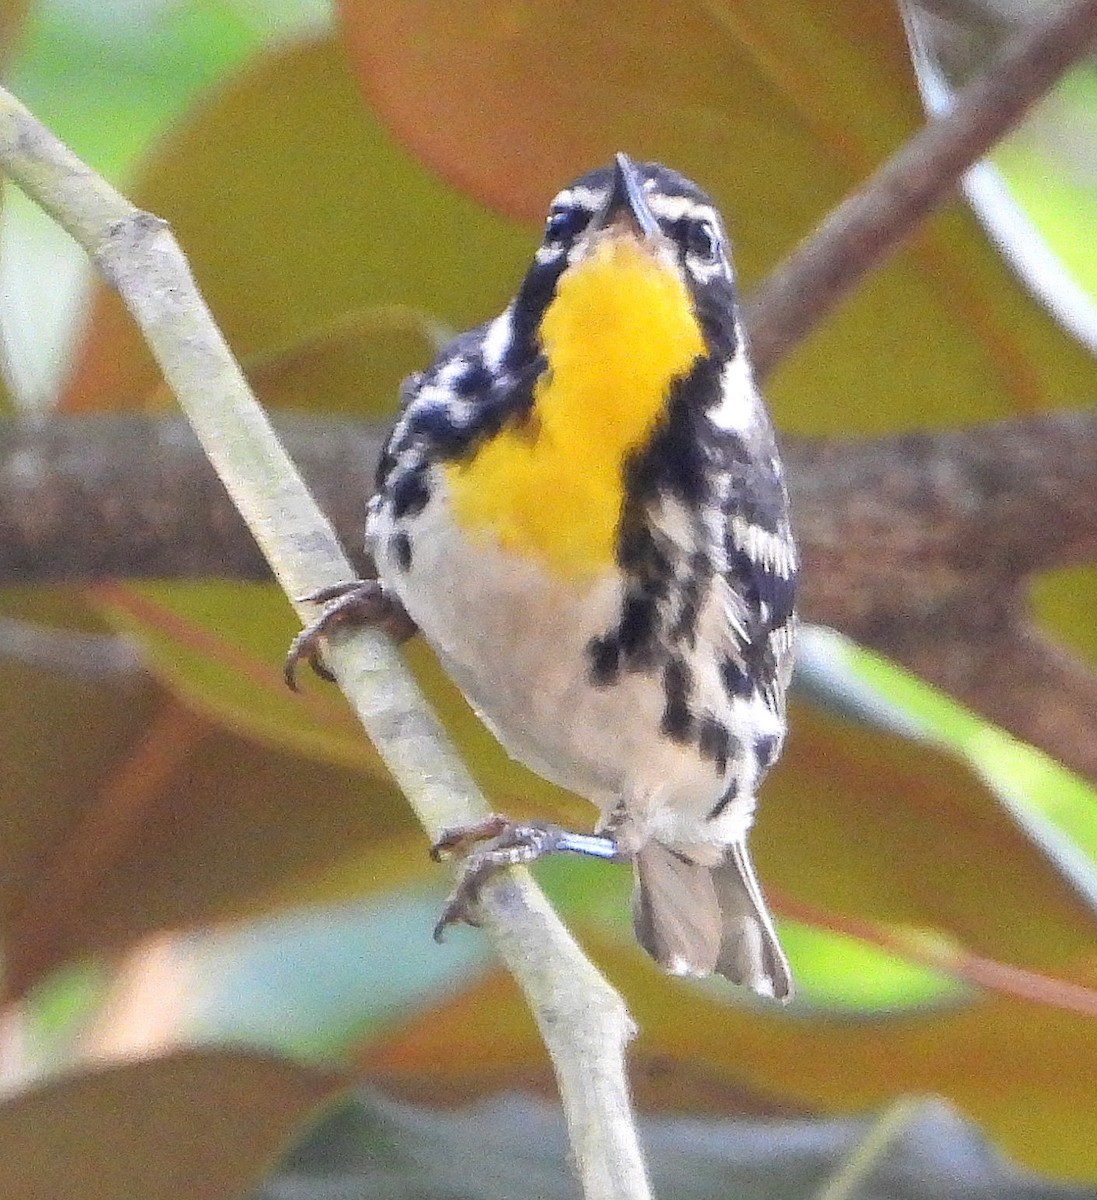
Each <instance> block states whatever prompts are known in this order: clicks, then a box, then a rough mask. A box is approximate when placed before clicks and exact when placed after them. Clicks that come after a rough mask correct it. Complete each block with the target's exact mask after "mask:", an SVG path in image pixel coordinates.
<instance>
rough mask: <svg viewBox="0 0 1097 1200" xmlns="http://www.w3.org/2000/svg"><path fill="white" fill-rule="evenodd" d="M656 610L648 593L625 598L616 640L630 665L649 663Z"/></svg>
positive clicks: (653, 637) (652, 646)
mask: <svg viewBox="0 0 1097 1200" xmlns="http://www.w3.org/2000/svg"><path fill="white" fill-rule="evenodd" d="M656 633H657V610H656V604H655V597H654V596H653V595H651V594H649V593H645V592H639V593H634V594H632V595H630V596H627V597H626V598H625V604H624V611H623V612H622V613H621V624H620V626H619V627H618V630H617V640H618V643H619V644H620V647H621V653H622V654H623V655H624V656H625V659H626V661H627V662H629V664H630V665H633V666H635V665H640V664H642V663H648V662H650V661H651V659H652V657H653V654H654V650H655V642H656Z"/></svg>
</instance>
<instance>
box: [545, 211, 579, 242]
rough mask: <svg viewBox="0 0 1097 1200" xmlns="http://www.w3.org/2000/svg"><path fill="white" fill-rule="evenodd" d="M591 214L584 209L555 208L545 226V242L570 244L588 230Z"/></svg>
mask: <svg viewBox="0 0 1097 1200" xmlns="http://www.w3.org/2000/svg"><path fill="white" fill-rule="evenodd" d="M589 221H590V213H588V212H587V211H586V210H585V209H582V208H554V209H553V210H552V211H551V212H550V213H549V215H548V224H547V225H546V226H545V241H546V242H549V243H560V242H570V241H571V239H572V238H574V237H576V236H578V235H579V234H580V233H582V232H583V230H584V229H585V228H586V226H587V223H588V222H589Z"/></svg>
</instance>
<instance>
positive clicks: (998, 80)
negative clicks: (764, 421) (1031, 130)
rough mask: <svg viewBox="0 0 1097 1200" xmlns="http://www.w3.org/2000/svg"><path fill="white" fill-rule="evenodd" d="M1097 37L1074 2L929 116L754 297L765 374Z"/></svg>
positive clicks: (1080, 0)
mask: <svg viewBox="0 0 1097 1200" xmlns="http://www.w3.org/2000/svg"><path fill="white" fill-rule="evenodd" d="M1095 38H1097V2H1095V0H1075V2H1074V3H1072V4H1065V5H1063V6H1062V7H1061V8H1059V9H1056V10H1055V11H1053V12H1052V13H1050V14H1049V15H1048V16H1047V17H1045V18H1044V19H1043V20H1041V21H1038V22H1036V23H1034V24H1033V25H1032V26H1031V27H1030V28H1028V29H1025V30H1023V31H1022V32H1020V33H1018V34H1017V35H1015V36H1014V37H1013V38H1011V39H1010V41H1009V42H1008V43H1007V44H1006V46H1005V47H1004V48H1003V49H1002V51H1001V53H1000V54H999V55H998V57H997V59H996V60H995V61H994V62H993V63H992V64H991V66H990V67H989V68H988V69H987V70H986V72H985V73H984V74H983V75H981V76H980V77H979V78H978V79H976V80H975V81H973V82H972V83H970V84H968V86H967V87H965V88H964V89H963V90H962V91H961V92H959V93H958V95H957V96H956V100H955V102H954V104H953V106H952V109H951V111H950V112H949V113H948V114H947V115H946V116H943V117H937V118H934V119H933V120H930V121H929V122H928V123H927V124H926V125H925V126H924V127H923V128H922V129H921V130H920V131H919V132H918V133H917V134H916V135H915V136H914V137H912V138H911V139H910V140H909V141H908V142H907V143H906V144H905V145H904V146H903V147H902V149H901V150H899V151H898V153H896V154H895V155H894V156H893V157H892V158H891V159H890V160H889V161H888V162H887V163H885V164H884V165H883V166H882V167H881V168H880V169H879V170H878V171H877V172H876V173H875V174H874V175H873V176H872V177H871V178H870V179H869V180H868V181H867V182H866V183H865V184H863V185H862V186H861V187H860V188H858V189H857V190H856V191H855V192H854V193H852V195H850V196H849V197H847V198H846V199H845V200H844V201H842V203H841V204H840V205H839V206H838V207H837V208H836V209H835V210H834V211H833V212H832V213H831V214H830V215H829V216H828V217H827V219H826V220H825V221H824V222H823V223H822V224H821V225H820V226H819V227H818V229H816V230H814V231H813V232H812V233H811V235H810V237H808V238H807V239H805V241H804V242H803V244H802V245H801V246H800V247H799V249H797V250H796V251H794V252H793V253H792V254H791V255H790V256H789V258H787V259H786V260H785V262H784V263H783V264H782V265H781V266H779V267H778V268H777V269H776V270H775V271H774V272H773V274H772V275H771V276H770V277H769V278H768V279H767V280H766V281H765V283H763V284H762V286H761V287H760V288H759V289H758V291H757V292H756V293H755V295H754V296H752V297H751V300H750V303H749V304H748V306H747V312H746V324H747V330H748V333H749V335H750V343H751V356H752V358H753V359H754V365H755V368H756V369H757V371H758V374H759V376H760V377H764V376H765V375H767V374H769V372H770V371H772V370H773V368H774V367H775V366H776V365H777V364H778V363H779V362H780V360H781V359H782V358H784V356H785V355H786V354H787V353H788V352H789V350H791V349H792V348H793V347H794V346H795V345H796V344H797V343H798V342H800V341H801V340H802V339H803V338H804V337H805V336H806V335H807V334H808V333H809V332H810V331H811V330H812V329H814V328H815V326H816V325H818V323H819V322H820V320H822V318H823V317H824V316H826V314H827V313H829V312H830V311H832V310H833V309H834V308H836V307H837V306H838V304H840V303H841V301H842V300H843V299H844V298H845V297H846V296H848V295H849V294H850V292H852V291H853V289H854V288H855V287H856V285H857V284H858V283H859V282H860V281H861V279H862V278H863V277H864V276H865V275H866V274H867V273H868V272H869V271H870V270H871V269H872V268H873V267H875V266H878V265H879V263H880V262H881V261H882V260H883V259H884V258H885V257H886V256H887V255H889V254H890V253H891V252H892V251H893V250H895V249H896V248H897V247H898V246H899V244H900V243H901V242H902V240H903V239H904V238H905V237H906V236H907V235H908V234H910V233H911V232H912V231H913V230H914V229H915V228H916V227H917V225H918V224H920V222H921V221H922V220H923V219H924V218H925V217H926V216H928V215H929V213H930V212H932V211H933V209H934V208H936V207H937V206H938V205H939V204H940V203H941V202H942V201H943V200H945V199H946V198H947V197H948V196H949V195H950V194H951V192H952V190H953V188H954V187H955V185H956V183H957V182H958V180H959V179H960V177H961V176H962V175H963V174H964V172H965V171H966V170H967V169H968V168H969V167H971V166H973V165H974V164H975V163H976V162H978V160H979V159H980V158H982V157H983V156H984V155H985V154H986V153H987V151H988V150H990V148H991V147H992V146H993V145H994V143H995V142H997V141H998V140H999V139H1000V138H1001V137H1002V136H1003V134H1005V133H1007V132H1008V131H1009V130H1010V129H1012V128H1013V126H1014V125H1015V124H1016V123H1017V122H1018V121H1019V120H1020V119H1021V117H1022V116H1024V114H1025V113H1026V112H1027V111H1028V109H1029V108H1030V107H1031V106H1032V105H1033V104H1034V103H1035V102H1036V101H1037V100H1039V99H1040V97H1041V96H1043V95H1044V94H1045V93H1046V92H1047V91H1048V90H1049V89H1050V88H1051V87H1052V85H1053V84H1054V83H1056V82H1057V81H1058V80H1059V79H1060V78H1061V77H1062V76H1063V75H1064V74H1065V73H1066V71H1067V70H1069V69H1070V67H1072V66H1073V65H1074V64H1076V63H1077V62H1079V61H1080V60H1081V59H1082V58H1083V57H1084V56H1085V54H1086V52H1087V50H1088V49H1089V47H1090V46H1091V45H1092V43H1093V41H1094V39H1095Z"/></svg>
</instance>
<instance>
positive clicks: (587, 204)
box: [552, 185, 606, 212]
mask: <svg viewBox="0 0 1097 1200" xmlns="http://www.w3.org/2000/svg"><path fill="white" fill-rule="evenodd" d="M605 199H606V192H605V189H604V188H592V187H585V186H582V185H579V186H577V187H570V188H564V190H563V191H562V192H561V193H560V194H559V195H558V196H557V197H556V199H555V200H553V202H552V207H553V208H557V207H559V208H585V209H586V210H587V211H588V212H597V211H598V209H600V208H601V207H602V204H603V203H604V202H605Z"/></svg>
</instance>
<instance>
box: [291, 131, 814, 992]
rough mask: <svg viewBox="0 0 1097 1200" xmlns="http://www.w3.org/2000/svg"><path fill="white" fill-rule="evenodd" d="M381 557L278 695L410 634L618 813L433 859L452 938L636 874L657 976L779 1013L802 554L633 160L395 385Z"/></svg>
mask: <svg viewBox="0 0 1097 1200" xmlns="http://www.w3.org/2000/svg"><path fill="white" fill-rule="evenodd" d="M367 543H368V548H369V549H370V551H371V552H372V554H373V557H374V560H375V562H376V565H377V571H378V576H379V578H378V580H376V581H356V582H355V583H353V584H348V585H346V586H345V587H343V588H336V589H329V590H328V591H327V592H325V593H323V594H322V595H320V596H318V597H317V598H316V599H317V600H318V601H321V602H324V603H325V605H326V607H325V608H324V611H323V612H322V614H321V616H320V618H319V619H318V620H317V621H316V622H314V623H313V624H312V625H311V626H310V627H309V628H308V629H306V630H305V631H304V632H303V633H302V634H301V635H300V636H299V637H298V638H297V639H296V641H295V643H294V646H293V647H292V649H291V652H290V657H289V659H288V660H287V673H288V677H290V678H291V679H292V674H293V668H294V665H295V663H296V661H297V660H298V659H299V658H301V657H302V656H304V657H307V658H309V659H310V660H311V661H312V662H313V665H314V666H318V645H317V641H318V639H319V637H320V636H321V634H323V633H324V632H325V631H326V630H330V628H331V627H332V625H333V624H335V623H337V622H339V621H341V620H345V619H371V618H373V619H376V618H379V617H382V616H383V617H385V618H386V619H388V620H389V622H390V625H392V627H394V628H396V627H399V628H401V629H402V630H403V631H408V630H410V629H413V628H414V627H416V626H417V627H418V629H419V630H420V631H421V632H422V633H423V635H424V636H425V637H426V639H427V641H428V642H429V643H430V644H431V646H432V647H433V648H434V650H435V651H436V652H437V654H438V657H439V658H440V659H441V661H442V663H443V665H444V666H445V667H446V669H447V670H448V671H449V673H450V674H451V675H452V677H453V679H454V680H455V681H456V683H457V684H458V686H459V687H460V688H461V690H462V691H463V692H464V694H465V696H466V697H467V699H468V700H469V702H470V703H471V704H472V706H473V707H474V709H475V710H476V712H477V713H478V715H479V716H480V717H481V719H482V720H483V721H484V722H485V723H486V724H487V725H488V727H489V728H490V729H491V730H492V731H493V732H494V733H495V735H496V736H497V737H498V739H499V741H500V742H501V743H502V744H503V746H504V747H505V748H506V749H507V751H508V752H509V753H510V754H511V755H512V756H513V757H514V758H516V759H518V760H519V761H521V762H523V763H525V764H526V765H527V766H529V767H531V768H532V769H533V770H534V771H537V772H538V773H539V774H541V775H543V776H545V777H546V778H547V779H550V780H553V781H555V782H557V783H559V784H562V785H563V786H564V787H566V788H569V789H571V790H572V791H574V792H576V793H578V794H579V795H581V796H584V797H586V798H587V799H588V800H590V801H591V802H592V803H593V804H594V805H596V806H597V808H598V811H599V814H600V816H599V820H598V823H597V826H596V828H595V832H594V833H593V834H577V833H571V832H569V831H567V830H564V829H561V828H559V827H557V826H553V825H548V824H539V823H527V824H518V823H514V822H509V821H507V820H505V819H504V818H493V819H492V820H491V821H489V822H485V823H484V824H483V825H482V826H478V827H476V828H475V829H472V830H464V831H457V832H455V833H454V834H453V835H451V836H448V837H446V838H445V839H443V842H442V843H440V847H439V848H440V849H464V850H469V853H468V855H467V857H466V859H465V862H464V867H463V872H462V875H461V877H460V882H459V884H458V887H457V889H456V891H455V892H454V894H453V896H452V897H451V899H450V902H449V904H448V905H447V908H446V910H445V912H444V913H443V916H442V919H441V921H440V922H439V928H440V929H441V928H443V927H444V926H445V925H446V924H447V923H448V922H450V921H453V920H458V919H466V920H475V916H474V913H475V901H476V892H477V889H478V887H479V885H480V884H481V882H482V881H483V880H484V878H486V876H487V875H488V874H489V873H490V872H491V871H493V870H495V869H497V868H499V867H500V866H503V865H507V864H511V863H518V862H529V861H531V860H532V859H534V858H536V857H539V856H540V855H541V854H544V853H549V852H557V851H571V852H577V853H582V854H593V855H597V856H601V857H604V858H611V859H619V860H627V861H630V862H631V863H632V865H633V870H634V874H635V892H634V898H633V924H634V928H635V931H636V936H637V938H638V939H639V941H640V943H641V945H643V947H644V948H645V949H646V950H647V951H648V952H649V953H650V954H651V955H652V957H653V958H655V959H656V961H657V962H658V963H659V964H660V965H661V966H662V967H663V968H664V969H665V970H667V971H669V972H672V973H675V974H686V975H709V974H712V973H714V972H715V973H719V974H721V975H724V976H726V977H727V978H729V979H731V980H733V981H735V982H737V983H742V984H744V985H746V986H747V987H749V988H752V989H753V990H754V991H755V992H758V993H760V994H762V995H766V996H773V997H776V998H777V999H780V1000H785V999H787V998H788V997H789V995H790V994H791V978H790V974H789V968H788V963H787V961H786V959H785V956H784V954H783V952H782V950H781V947H780V944H779V943H778V940H777V936H776V934H775V932H774V928H773V923H772V921H771V919H770V916H769V913H768V912H767V909H766V905H765V901H764V899H763V897H762V892H761V889H760V887H759V885H758V880H757V878H756V876H755V873H754V868H753V865H752V863H751V859H750V855H749V853H748V851H747V833H748V830H749V829H750V826H751V823H752V820H753V817H754V809H755V798H756V796H757V792H758V786H759V784H760V783H761V781H762V778H763V776H764V775H765V773H766V771H767V770H768V769H769V767H770V766H771V765H772V764H773V762H774V760H775V759H776V757H777V755H778V753H779V751H780V749H781V745H782V742H783V740H784V736H785V727H786V726H785V690H786V687H787V685H788V682H789V675H790V672H791V667H792V652H793V642H794V637H795V630H796V617H795V613H794V608H793V603H794V592H795V584H796V574H797V560H796V549H795V546H794V543H793V539H792V532H791V528H790V523H789V511H788V497H787V494H786V490H785V484H784V480H783V475H782V468H781V463H780V459H779V457H778V453H777V447H776V443H775V440H774V434H773V429H772V427H771V425H770V422H769V418H768V416H767V414H766V410H765V407H764V405H763V403H762V400H761V397H760V396H759V394H758V391H757V390H756V388H755V385H754V381H753V378H752V373H751V367H750V361H749V358H748V350H747V346H746V343H745V341H744V335H743V330H742V327H741V325H740V322H739V318H738V310H737V301H736V291H735V284H734V280H733V275H732V269H731V265H730V262H729V250H728V241H727V237H726V234H725V232H724V227H723V223H722V222H721V219H720V215H719V213H718V212H717V211H716V209H715V207H714V206H713V204H712V201H711V200H710V199H709V198H708V197H707V196H706V195H705V193H704V192H702V191H701V190H700V188H698V187H697V186H696V185H694V184H693V183H691V182H690V181H689V180H688V179H685V178H684V177H683V176H681V175H679V174H677V173H676V172H674V171H671V170H668V169H667V168H666V167H662V166H659V165H658V164H656V163H634V162H633V161H631V160H630V159H629V158H628V157H627V156H626V155H624V154H618V155H617V156H616V160H615V162H614V164H613V166H612V167H609V168H608V169H606V168H603V169H599V170H595V171H591V172H590V173H588V174H586V175H584V176H582V177H581V178H579V179H577V180H576V181H575V182H574V183H572V184H571V185H570V186H569V187H566V188H565V189H564V190H563V191H562V192H560V194H559V195H558V196H557V197H556V198H555V200H553V202H552V206H551V208H550V209H549V215H548V223H547V225H546V228H545V232H544V236H543V238H542V241H541V244H540V246H539V247H538V248H537V252H536V254H535V255H534V258H533V262H532V264H531V265H530V268H529V270H528V272H527V273H526V276H525V278H524V279H523V280H522V283H521V285H520V286H519V289H518V293H517V295H516V296H515V297H514V299H513V300H512V301H511V303H510V304H509V305H508V306H507V308H506V309H505V311H504V312H503V313H502V314H501V315H500V316H498V317H496V318H495V319H494V320H491V321H488V322H487V323H486V324H484V325H481V326H479V327H478V328H476V329H473V330H471V331H469V332H468V333H464V334H462V335H460V336H459V337H457V338H455V339H454V340H453V341H452V342H451V343H450V344H449V345H448V346H446V347H445V348H444V349H443V350H442V351H441V353H440V354H439V355H438V357H437V359H436V360H435V361H434V363H433V364H432V365H431V366H429V367H428V368H427V369H426V370H425V371H423V372H422V373H421V374H417V375H413V376H412V377H411V378H410V379H409V380H408V381H407V382H406V383H405V385H404V389H403V406H402V409H401V412H400V415H399V418H398V419H397V421H396V425H395V427H394V429H393V431H392V434H391V436H390V438H389V440H388V443H387V447H386V449H385V452H384V456H383V458H382V460H381V464H380V468H379V471H378V477H377V493H376V495H375V496H374V498H373V500H372V501H371V503H370V505H369V512H368V522H367ZM470 847H472V848H471V849H469V848H470Z"/></svg>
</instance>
